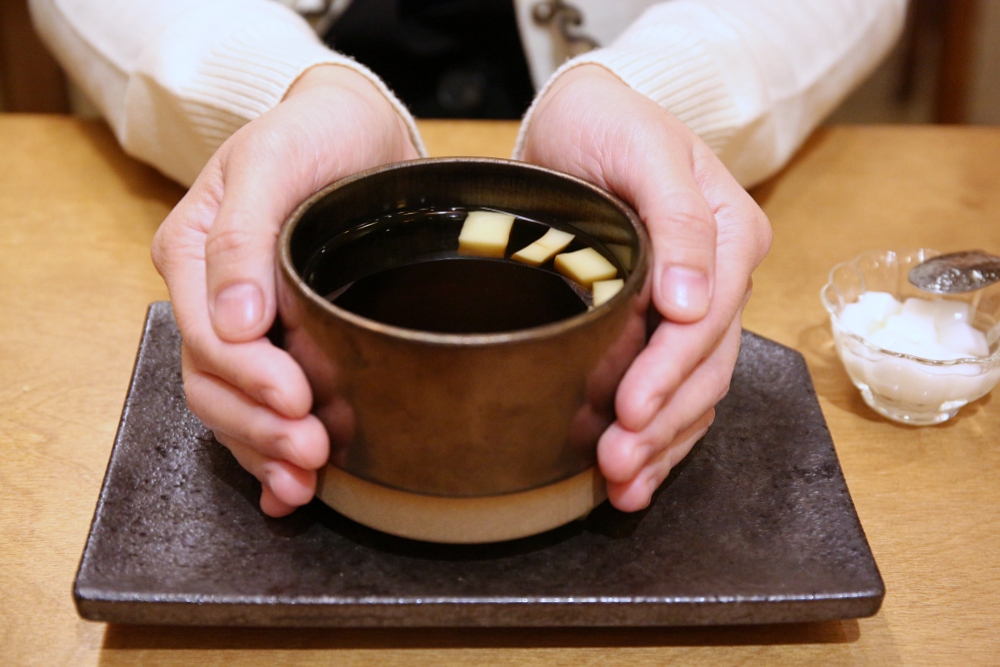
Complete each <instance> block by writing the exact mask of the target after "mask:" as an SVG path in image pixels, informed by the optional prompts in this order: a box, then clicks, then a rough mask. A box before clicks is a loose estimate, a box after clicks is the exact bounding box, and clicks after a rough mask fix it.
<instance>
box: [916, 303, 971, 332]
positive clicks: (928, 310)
mask: <svg viewBox="0 0 1000 667" xmlns="http://www.w3.org/2000/svg"><path fill="white" fill-rule="evenodd" d="M902 312H903V313H913V314H915V315H920V316H923V317H930V318H931V319H933V320H934V323H935V324H936V325H937V327H938V328H939V329H940V328H942V327H946V326H948V325H949V324H951V323H952V322H968V321H969V304H967V303H965V302H964V301H953V300H950V299H919V298H916V297H910V298H909V299H907V300H906V303H904V304H903V311H902Z"/></svg>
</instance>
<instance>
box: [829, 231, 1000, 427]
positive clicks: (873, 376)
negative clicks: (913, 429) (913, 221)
mask: <svg viewBox="0 0 1000 667" xmlns="http://www.w3.org/2000/svg"><path fill="white" fill-rule="evenodd" d="M938 254H940V253H938V252H935V251H933V250H927V249H918V250H901V251H895V250H885V251H872V252H867V253H864V254H862V255H860V256H859V257H857V258H856V259H853V260H851V261H849V262H844V263H843V264H838V265H837V266H835V267H833V269H832V270H831V271H830V277H829V281H828V282H827V284H826V285H825V286H824V287H823V289H822V291H821V292H820V297H821V299H822V301H823V305H824V307H825V308H826V310H827V312H829V313H830V322H831V325H832V328H833V338H834V341H835V342H836V345H837V353H838V354H839V355H840V360H841V361H842V362H843V363H844V367H845V368H846V369H847V374H848V375H849V376H850V377H851V381H852V382H853V383H854V385H855V386H856V387H857V388H858V389H860V390H861V395H862V397H864V400H865V403H867V404H868V405H869V406H871V407H872V408H873V409H874V410H875V411H876V412H878V413H880V414H882V415H884V416H885V417H888V418H889V419H892V420H895V421H897V422H901V423H904V424H912V425H925V424H939V423H941V422H943V421H946V420H948V419H950V418H952V417H954V416H955V414H956V413H957V412H958V410H959V409H960V408H961V407H962V406H964V405H966V404H967V403H970V402H971V401H975V400H976V399H978V398H981V397H982V396H984V395H986V394H988V393H989V392H990V390H991V389H993V387H994V386H995V385H996V384H997V381H998V380H1000V345H998V342H997V339H998V338H1000V286H998V285H993V286H991V287H988V288H985V289H982V290H978V291H976V292H970V293H967V294H959V295H949V296H948V297H946V298H947V299H949V300H954V301H961V302H964V303H966V304H968V306H969V313H970V314H969V320H968V321H969V323H970V324H972V326H973V327H974V328H976V329H978V330H979V331H981V332H983V333H984V334H985V336H986V341H987V344H988V346H989V354H988V356H983V357H963V358H958V359H950V360H946V361H939V360H935V359H927V358H924V357H921V356H916V355H914V354H906V353H903V352H894V351H892V350H888V349H885V348H883V347H879V346H878V345H876V344H874V343H872V342H871V340H869V339H868V337H867V336H866V337H862V336H861V335H859V334H858V333H855V331H853V330H852V329H855V330H856V329H857V327H856V326H854V327H852V326H851V325H850V323H849V322H846V321H845V320H844V319H843V318H842V317H841V316H842V314H843V313H844V308H845V306H847V305H848V304H851V303H854V302H857V301H859V299H861V297H862V295H863V294H865V293H867V292H886V293H889V294H891V295H893V297H894V298H895V299H896V300H897V301H900V302H903V301H905V300H906V299H907V298H910V297H919V298H923V299H937V298H940V297H938V296H936V295H933V294H928V293H927V292H922V291H920V290H918V289H917V288H916V287H914V286H913V285H911V284H910V282H909V280H908V277H907V276H908V274H909V272H910V269H911V268H913V267H914V266H916V265H917V264H919V263H921V262H923V261H924V260H926V259H929V258H931V257H934V256H935V255H938ZM911 351H912V350H911Z"/></svg>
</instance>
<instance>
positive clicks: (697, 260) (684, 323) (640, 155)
mask: <svg viewBox="0 0 1000 667" xmlns="http://www.w3.org/2000/svg"><path fill="white" fill-rule="evenodd" d="M523 158H524V159H525V160H527V161H530V162H535V163H537V164H540V165H543V166H546V167H551V168H553V169H558V170H560V171H564V172H567V173H570V174H573V175H575V176H578V177H580V178H583V179H585V180H588V181H590V182H592V183H595V184H597V185H599V186H601V187H603V188H605V189H607V190H610V191H611V192H613V193H614V194H616V195H618V196H619V197H621V198H622V199H624V200H625V201H626V202H628V203H629V204H631V205H632V207H633V208H634V209H635V210H636V212H637V213H638V214H639V217H640V218H642V220H643V222H645V224H646V227H647V229H648V230H649V233H650V238H651V240H652V244H653V266H652V267H651V271H652V277H653V303H654V305H655V306H656V308H657V310H658V311H659V312H660V314H661V315H663V317H664V319H663V322H662V323H661V324H660V325H659V327H658V328H657V329H656V331H655V332H654V334H653V336H652V338H651V339H650V341H649V344H648V345H647V346H646V348H645V349H644V350H643V351H642V352H641V353H640V354H639V356H638V357H637V358H636V359H635V361H634V362H633V363H632V365H631V367H630V368H629V370H628V372H627V373H626V374H625V377H624V378H623V379H622V381H621V383H620V385H619V387H618V393H617V395H616V399H615V411H616V416H617V421H616V422H615V423H614V424H612V425H611V426H610V427H609V428H608V429H607V431H605V432H604V434H603V435H602V436H601V439H600V441H599V443H598V448H597V454H598V462H599V464H600V468H601V472H602V473H603V474H604V477H605V478H606V479H607V482H608V496H609V498H610V500H611V503H612V504H613V505H614V506H615V507H617V508H618V509H621V510H624V511H635V510H639V509H642V508H644V507H646V506H647V505H648V504H649V501H650V499H651V498H652V494H653V492H654V491H655V490H656V488H657V487H658V486H659V485H660V483H661V482H662V481H663V480H664V479H665V478H666V476H667V474H669V472H670V470H671V468H673V466H674V465H676V464H677V462H679V461H680V460H681V459H682V458H684V456H686V455H687V453H688V452H689V451H690V449H691V447H692V446H693V445H694V443H695V442H696V441H697V440H698V439H699V438H701V436H702V435H704V434H705V432H706V431H707V430H708V427H709V425H710V424H711V422H712V419H713V418H714V414H715V411H714V407H715V405H716V403H718V402H719V401H720V400H722V398H723V397H724V396H725V395H726V392H727V391H728V390H729V382H730V379H731V377H732V373H733V368H734V366H735V364H736V355H737V353H738V352H739V345H740V331H741V325H740V318H741V315H742V312H743V307H744V306H745V305H746V302H747V299H748V298H749V296H750V286H751V280H750V274H751V273H752V272H753V270H754V269H755V268H756V267H757V265H758V264H759V263H760V262H761V260H763V258H764V255H765V254H766V253H767V250H768V248H769V247H770V244H771V228H770V224H769V223H768V221H767V217H766V216H765V215H764V213H763V211H761V209H760V207H758V206H757V204H756V203H755V202H754V201H753V199H751V198H750V196H749V195H748V194H747V193H746V191H745V190H744V189H743V188H742V187H740V185H739V184H738V183H737V182H736V180H735V179H734V178H733V177H732V175H731V174H730V173H729V172H728V171H727V170H726V168H725V167H724V166H723V165H722V163H721V162H720V161H719V159H718V158H717V157H716V156H715V155H714V154H713V153H712V151H711V149H709V148H708V146H706V145H705V144H704V143H703V142H702V141H701V140H700V139H699V138H698V137H697V136H696V135H695V134H694V133H693V132H692V131H691V130H690V129H689V128H688V127H687V126H686V125H684V124H683V123H681V122H680V121H679V120H677V119H676V118H675V117H674V116H672V115H671V114H669V113H668V112H667V111H665V110H664V109H663V108H661V107H660V106H659V105H657V104H656V103H655V102H653V101H652V100H650V99H649V98H647V97H645V96H644V95H642V94H640V93H638V92H636V91H634V90H632V89H631V88H630V87H629V86H627V85H626V84H625V83H623V82H622V81H621V80H620V79H618V78H617V77H616V76H614V75H613V74H612V73H611V72H609V71H608V70H606V69H604V68H602V67H600V66H597V65H582V66H580V67H576V68H573V69H571V70H569V71H567V72H566V73H564V74H563V75H562V76H560V77H559V79H558V80H557V81H556V82H555V83H554V84H553V86H552V87H551V88H550V89H549V91H548V92H547V93H546V95H545V97H544V98H543V99H542V100H540V102H539V104H538V106H537V107H536V109H535V112H534V115H533V117H532V120H531V125H530V126H529V128H528V130H527V135H526V137H525V144H524V153H523Z"/></svg>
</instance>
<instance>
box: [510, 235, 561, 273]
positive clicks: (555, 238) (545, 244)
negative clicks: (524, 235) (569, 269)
mask: <svg viewBox="0 0 1000 667" xmlns="http://www.w3.org/2000/svg"><path fill="white" fill-rule="evenodd" d="M573 238H574V236H573V235H572V234H570V233H569V232H564V231H561V230H559V229H555V228H552V227H550V228H549V231H547V232H545V235H544V236H542V238H540V239H538V240H537V241H535V242H534V243H532V244H531V245H529V246H527V247H524V248H521V249H520V250H518V251H517V252H515V253H514V254H513V255H511V256H510V258H511V259H514V260H517V261H518V262H521V263H522V264H527V265H529V266H541V265H542V264H544V263H545V262H547V261H549V260H550V259H552V258H553V257H555V255H556V254H557V253H559V252H562V250H563V249H565V248H566V246H568V245H569V244H570V242H571V241H572V240H573Z"/></svg>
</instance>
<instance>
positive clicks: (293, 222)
mask: <svg viewBox="0 0 1000 667" xmlns="http://www.w3.org/2000/svg"><path fill="white" fill-rule="evenodd" d="M445 163H452V164H454V163H458V164H470V163H476V164H492V165H501V166H503V167H504V168H515V169H522V170H528V171H536V172H539V173H544V174H546V175H549V176H555V177H557V178H561V179H564V180H568V181H571V182H573V183H574V184H575V185H576V186H577V187H581V188H584V189H586V190H590V191H591V192H593V193H595V194H597V195H598V196H599V197H601V198H603V199H606V200H608V201H609V202H610V203H611V204H612V205H613V206H615V207H616V208H618V209H619V210H620V211H622V213H624V215H625V217H626V219H627V220H628V221H629V222H630V223H631V225H632V227H633V229H634V230H635V232H636V234H637V236H638V238H639V253H638V257H637V258H636V263H635V268H634V269H633V270H632V272H631V273H630V274H629V276H628V277H627V278H626V279H625V284H624V285H623V286H622V289H621V290H619V291H618V293H617V294H615V295H614V296H613V297H611V298H610V299H608V301H606V302H604V303H602V304H601V305H600V306H597V307H596V308H590V309H588V310H587V311H585V312H583V313H580V314H577V315H573V316H572V317H568V318H565V319H561V320H557V321H555V322H550V323H548V324H543V325H541V326H537V327H532V328H529V329H515V330H512V331H500V332H492V333H471V334H455V333H440V332H433V331H422V330H418V329H407V328H404V327H399V326H394V325H391V324H385V323H382V322H379V321H378V320H373V319H370V318H367V317H364V316H362V315H358V314H356V313H353V312H351V311H348V310H345V309H343V308H340V307H339V306H336V305H335V304H333V303H332V302H330V301H328V300H327V299H326V298H324V297H323V296H322V295H320V294H318V293H317V292H316V291H314V290H313V289H312V288H311V287H310V286H309V285H308V284H307V283H306V282H305V280H303V279H302V277H301V276H300V275H299V273H298V271H297V270H296V269H295V266H294V263H293V262H292V256H291V238H292V235H293V234H294V233H295V229H296V227H297V226H298V223H299V222H300V221H301V220H302V218H303V216H304V215H305V213H306V212H307V211H308V210H309V209H310V208H311V207H312V206H313V205H315V204H316V203H317V202H318V201H320V200H321V199H323V198H324V197H326V196H327V195H328V194H330V193H331V192H333V191H335V190H337V189H339V188H342V187H346V186H348V185H351V184H352V183H354V182H356V181H358V180H361V179H363V178H367V177H370V176H373V175H376V174H380V173H384V172H388V171H394V170H398V169H412V168H418V167H421V166H423V165H428V164H445ZM650 255H651V241H650V239H649V234H648V232H647V230H646V226H645V225H644V224H643V222H642V220H641V219H640V218H639V216H638V214H637V213H636V212H635V211H634V210H633V209H632V207H631V206H629V205H628V204H627V203H626V202H624V201H623V200H622V199H620V198H619V197H617V196H615V195H614V194H612V193H610V192H608V191H607V190H604V189H603V188H600V187H598V186H597V185H594V184H593V183H590V182H588V181H585V180H583V179H581V178H578V177H576V176H573V175H571V174H567V173H565V172H561V171H557V170H555V169H549V168H547V167H541V166H539V165H535V164H531V163H528V162H522V161H520V160H509V159H504V158H495V157H430V158H417V159H413V160H402V161H399V162H392V163H387V164H384V165H380V166H377V167H372V168H370V169H366V170H364V171H360V172H357V173H354V174H351V175H350V176H346V177H344V178H342V179H339V180H337V181H334V182H333V183H330V184H328V185H326V186H324V187H323V188H321V189H320V190H317V191H316V192H315V193H313V194H312V195H310V196H309V197H308V198H306V199H305V200H304V201H303V202H302V203H301V204H299V205H298V206H297V207H296V208H295V210H294V211H293V212H292V214H291V215H290V216H289V217H288V218H287V220H286V221H285V224H284V225H283V227H282V229H281V233H280V235H279V237H278V258H279V264H280V268H281V271H282V273H283V274H284V277H285V279H286V280H287V281H288V282H289V284H291V285H293V286H294V288H295V290H296V291H297V292H298V293H299V295H300V296H303V297H304V298H306V299H308V301H309V302H310V303H311V304H312V305H314V306H315V307H317V308H319V309H320V310H321V311H323V312H324V314H326V315H327V316H329V317H335V318H337V319H339V320H341V321H344V322H347V323H348V324H350V325H353V326H354V327H357V328H359V329H363V330H366V331H368V332H371V333H374V334H378V335H382V336H386V337H390V338H395V339H398V340H404V341H409V342H416V343H423V344H428V345H436V346H443V347H485V346H496V345H509V344H517V343H523V342H528V341H536V340H545V339H549V338H554V337H558V336H560V335H563V334H564V333H566V332H568V331H571V330H574V329H577V328H581V327H585V326H586V325H588V324H590V323H592V322H596V321H598V320H601V319H604V318H605V317H608V316H610V315H611V314H613V313H614V312H615V311H616V310H617V309H618V308H620V307H621V306H622V305H623V304H624V303H626V302H627V300H629V299H631V297H632V296H634V295H635V294H637V293H638V292H639V291H640V290H641V289H642V288H643V285H644V284H645V282H646V275H647V273H648V272H649V263H650Z"/></svg>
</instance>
